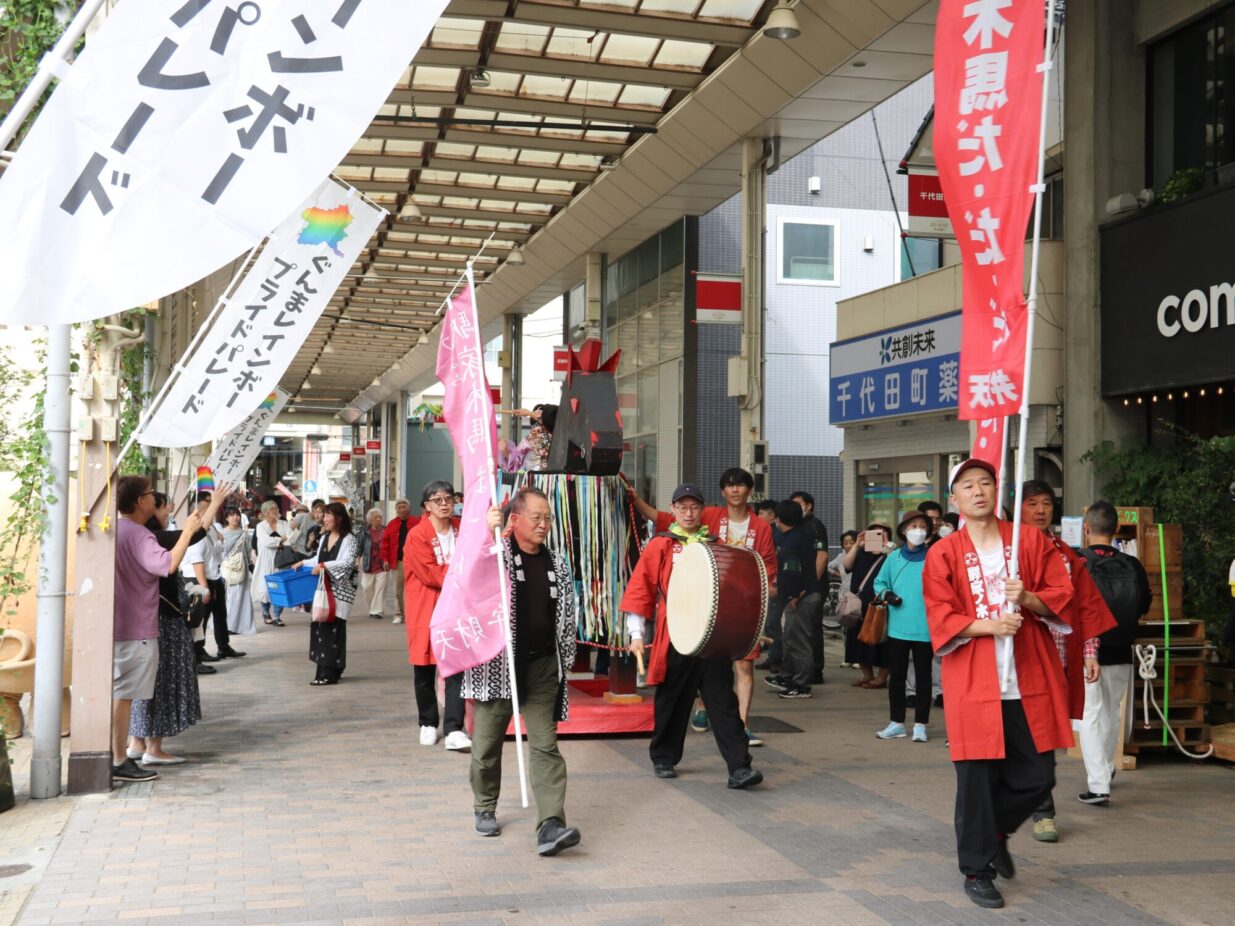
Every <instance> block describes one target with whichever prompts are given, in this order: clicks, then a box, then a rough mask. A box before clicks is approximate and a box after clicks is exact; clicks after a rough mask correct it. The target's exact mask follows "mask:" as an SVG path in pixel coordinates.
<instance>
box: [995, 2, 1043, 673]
mask: <svg viewBox="0 0 1235 926" xmlns="http://www.w3.org/2000/svg"><path fill="white" fill-rule="evenodd" d="M1054 33H1055V0H1047V3H1046V51H1045V52H1044V53H1043V55H1042V64H1041V65H1040V66H1039V67H1038V70H1039V71H1041V72H1042V111H1041V113H1040V115H1039V119H1038V179H1037V182H1036V183H1035V184H1034V185H1033V186H1032V187H1030V190H1031V191H1032V192H1033V247H1032V250H1031V251H1030V254H1031V256H1030V259H1029V295H1028V298H1027V300H1026V311H1027V318H1026V323H1025V375H1024V377H1023V378H1022V380H1021V421H1020V431H1019V438H1018V440H1017V448H1018V452H1017V454H1016V485H1015V487H1014V492H1015V496H1014V498H1013V502H1012V560H1011V562H1010V563H1009V575H1010V576H1011V577H1012V578H1017V577H1018V576H1020V553H1021V501H1022V498H1023V495H1024V483H1025V457H1026V456H1027V454H1026V452H1025V451H1026V449H1027V446H1028V443H1029V385H1030V375H1031V373H1032V371H1033V327H1034V319H1035V317H1036V316H1037V314H1038V253H1039V251H1040V250H1041V246H1042V193H1043V192H1044V191H1045V190H1046V186H1045V184H1044V183H1043V182H1042V181H1043V177H1044V176H1045V174H1046V113H1047V105H1048V104H1049V103H1050V88H1051V68H1052V67H1054V65H1055V62H1054V60H1052V52H1053V51H1054V49H1053V48H1052V45H1053V44H1054ZM1005 430H1006V428H1005ZM1011 671H1012V638H1011V637H1004V638H1003V677H1002V678H1000V680H999V690H1000V691H1007V690H1008V681H1009V674H1010V673H1011Z"/></svg>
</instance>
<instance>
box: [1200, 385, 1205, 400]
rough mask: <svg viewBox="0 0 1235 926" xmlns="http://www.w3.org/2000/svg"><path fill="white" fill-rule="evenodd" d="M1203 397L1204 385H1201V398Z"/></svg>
mask: <svg viewBox="0 0 1235 926" xmlns="http://www.w3.org/2000/svg"><path fill="white" fill-rule="evenodd" d="M1204 397H1205V387H1204V386H1202V387H1201V398H1204Z"/></svg>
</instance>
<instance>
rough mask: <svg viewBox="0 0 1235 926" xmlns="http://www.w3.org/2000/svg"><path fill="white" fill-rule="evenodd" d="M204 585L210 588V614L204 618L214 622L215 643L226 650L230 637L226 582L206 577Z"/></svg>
mask: <svg viewBox="0 0 1235 926" xmlns="http://www.w3.org/2000/svg"><path fill="white" fill-rule="evenodd" d="M206 587H207V588H209V589H210V614H209V616H208V617H207V618H206V620H208V621H210V622H212V623H213V624H214V642H215V645H216V646H217V647H218V648H219V649H221V650H226V649H228V648H229V647H230V646H231V639H232V636H231V634H230V633H228V631H227V583H226V582H224V581H223V580H222V579H207V580H206ZM203 629H205V628H203Z"/></svg>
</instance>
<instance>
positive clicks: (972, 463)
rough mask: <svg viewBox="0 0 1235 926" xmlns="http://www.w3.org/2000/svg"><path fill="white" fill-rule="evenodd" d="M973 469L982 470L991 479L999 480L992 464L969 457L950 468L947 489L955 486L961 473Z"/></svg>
mask: <svg viewBox="0 0 1235 926" xmlns="http://www.w3.org/2000/svg"><path fill="white" fill-rule="evenodd" d="M974 468H977V469H984V470H986V471H987V472H988V473H990V474H991V478H992V479H995V480H998V479H999V474H998V473H996V472H995V466H994V464H993V463H991V462H989V461H988V460H983V459H980V458H979V457H970V458H969V459H968V460H965V461H964V462H962V463H957V464H956V465H955V466H953V467H952V473H951V475H950V476H948V488H949V489H950V488H952V486H954V485H956V480H958V479H960V478H961V473H963V472H965V470H967V469H974Z"/></svg>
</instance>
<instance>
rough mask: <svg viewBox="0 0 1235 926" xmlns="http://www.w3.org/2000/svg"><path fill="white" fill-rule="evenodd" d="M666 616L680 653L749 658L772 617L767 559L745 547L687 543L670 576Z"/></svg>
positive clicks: (674, 646) (670, 637)
mask: <svg viewBox="0 0 1235 926" xmlns="http://www.w3.org/2000/svg"><path fill="white" fill-rule="evenodd" d="M665 611H666V615H667V618H668V630H669V641H670V642H671V643H672V644H673V648H674V649H676V650H677V651H678V652H679V653H682V654H683V655H685V656H705V657H726V658H729V659H744V658H745V657H746V656H748V655H749V654H750V653H751V652H752V651H753V650H754V648H755V647H756V646H757V645H758V643H759V638H760V637H761V636H763V626H764V622H765V621H766V620H767V616H768V574H767V569H765V568H764V565H763V558H762V557H761V556H759V555H758V554H757V553H755V552H753V551H751V550H747V549H745V548H744V547H732V546H728V545H726V544H722V543H691V544H687V545H686V547H685V549H683V550H682V553H681V555H680V556H679V557H678V561H677V563H676V564H675V565H674V567H673V573H672V575H670V577H669V591H668V594H667V596H666V600H665Z"/></svg>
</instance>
